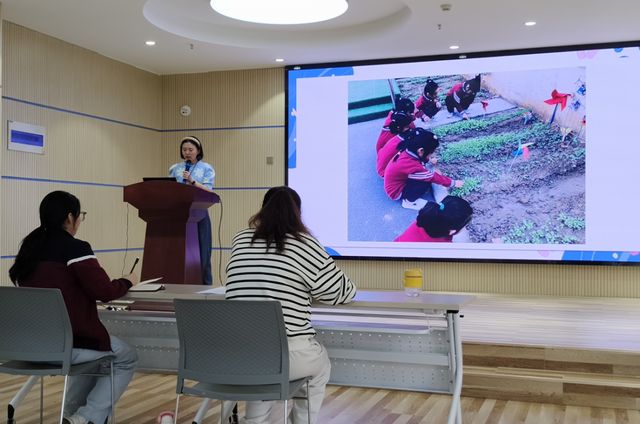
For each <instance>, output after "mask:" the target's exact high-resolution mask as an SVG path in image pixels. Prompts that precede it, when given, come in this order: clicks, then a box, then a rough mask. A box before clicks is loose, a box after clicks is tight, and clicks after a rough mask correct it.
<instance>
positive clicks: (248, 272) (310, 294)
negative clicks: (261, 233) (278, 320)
mask: <svg viewBox="0 0 640 424" xmlns="http://www.w3.org/2000/svg"><path fill="white" fill-rule="evenodd" d="M253 233H254V229H251V228H249V229H246V230H244V231H241V232H239V233H238V234H236V236H235V237H234V239H233V244H232V249H231V258H230V259H229V263H228V264H227V287H226V298H227V299H240V300H278V301H280V303H281V304H282V312H283V315H284V321H285V326H286V328H287V336H288V337H289V340H290V342H291V341H293V340H294V339H302V338H308V337H312V336H315V334H316V332H315V330H314V329H313V327H312V326H311V301H312V299H314V300H317V301H319V302H322V303H326V304H329V305H337V304H342V303H348V302H350V301H351V300H352V299H353V297H354V296H355V294H356V287H355V286H354V284H353V283H352V282H351V281H350V280H349V278H347V276H346V275H344V273H343V272H342V271H341V270H340V269H339V268H338V267H337V266H336V264H335V263H334V262H333V259H332V258H331V257H330V256H329V254H328V253H327V252H326V250H324V248H323V247H322V245H321V244H320V243H319V242H318V240H316V239H315V238H313V237H311V236H309V235H305V234H303V235H302V236H301V237H302V240H304V242H301V241H298V240H296V239H294V238H288V239H287V242H286V247H285V251H284V253H283V254H278V253H276V252H275V247H273V245H272V247H271V248H269V250H268V251H267V246H266V243H265V242H264V241H263V240H256V241H255V242H254V243H253V244H252V243H251V237H252V236H253Z"/></svg>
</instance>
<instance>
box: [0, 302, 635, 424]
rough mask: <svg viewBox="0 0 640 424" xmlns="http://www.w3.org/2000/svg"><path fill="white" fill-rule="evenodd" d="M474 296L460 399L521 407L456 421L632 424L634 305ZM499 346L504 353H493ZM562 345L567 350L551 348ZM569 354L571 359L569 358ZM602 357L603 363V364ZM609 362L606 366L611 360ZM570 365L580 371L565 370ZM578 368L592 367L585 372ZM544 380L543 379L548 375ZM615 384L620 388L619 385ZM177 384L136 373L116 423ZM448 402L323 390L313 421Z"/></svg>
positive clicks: (1, 399)
mask: <svg viewBox="0 0 640 424" xmlns="http://www.w3.org/2000/svg"><path fill="white" fill-rule="evenodd" d="M477 297H478V298H477V301H476V302H474V303H473V304H471V305H470V306H468V307H467V308H465V309H464V310H463V312H462V315H464V318H463V319H462V320H461V331H462V339H463V341H464V342H465V345H466V347H465V348H464V349H463V350H464V351H465V358H466V359H467V366H465V370H466V371H465V372H467V374H466V375H467V378H466V379H465V386H466V388H465V389H464V391H463V394H464V393H468V394H470V395H471V396H478V397H481V396H485V397H489V396H487V394H489V393H491V392H492V390H494V391H495V392H496V393H502V395H503V397H502V398H503V399H504V398H509V399H519V400H520V401H514V400H495V399H480V398H473V397H463V399H462V416H463V423H465V424H489V423H491V424H515V423H525V424H533V423H536V424H538V423H540V424H546V423H553V424H570V423H571V424H590V423H594V424H595V423H597V424H613V423H616V424H619V423H640V411H638V410H637V409H639V407H640V388H638V387H640V337H639V336H638V334H640V300H636V299H603V298H560V297H553V298H549V297H540V296H509V295H485V294H480V295H477ZM500 344H504V345H507V346H508V347H506V348H503V347H500V346H499V345H500ZM489 345H492V346H489ZM512 346H517V348H515V350H517V351H518V353H517V355H515V354H514V353H513V351H514V348H513V347H512ZM560 347H565V348H572V349H557V348H560ZM573 348H575V349H573ZM491 349H493V350H491ZM581 349H582V351H581ZM494 352H495V353H494ZM601 353H602V354H601ZM500 355H503V356H502V357H500ZM514 355H515V356H514ZM554 355H555V356H554ZM559 355H560V356H559ZM562 355H564V356H562ZM567 355H572V356H576V358H574V359H571V358H568V357H567ZM605 356H606V357H607V358H605V359H603V358H604V357H605ZM611 357H613V358H614V360H613V361H611V360H609V358H611ZM585 358H586V359H585ZM615 358H619V359H615ZM620 358H621V359H620ZM618 360H619V364H618V365H616V361H618ZM505 361H507V362H505ZM571 364H577V365H575V366H576V367H577V366H579V367H581V368H576V369H572V368H569V367H570V366H572V365H571ZM605 365H606V369H605ZM560 366H561V367H562V369H561V370H560V369H559V367H560ZM552 367H555V368H553V369H551V368H552ZM585 367H587V368H588V367H591V368H589V369H583V368H585ZM532 368H538V369H541V370H542V371H540V370H538V371H536V373H538V374H540V376H537V375H535V374H534V375H529V374H528V373H529V371H526V372H527V375H526V376H524V373H525V371H523V369H532ZM505 370H507V371H505ZM507 372H511V373H512V374H514V376H511V377H514V378H513V379H510V380H508V381H507V384H514V385H516V386H522V387H525V386H526V387H527V388H526V390H527V393H525V394H524V395H523V394H522V393H520V394H518V393H517V390H516V394H515V395H514V392H513V391H511V392H509V393H505V392H504V390H503V389H502V386H500V387H498V386H495V387H494V386H492V384H493V383H492V382H493V381H497V380H499V379H498V378H496V377H495V376H494V375H492V373H493V374H496V375H499V376H500V377H501V378H502V377H503V376H504V375H505V373H507ZM584 372H588V373H590V374H588V376H587V377H584V375H583V374H581V373H584ZM543 373H546V374H545V375H542V374H543ZM549 373H551V375H547V374H549ZM593 375H595V376H596V377H598V378H601V379H615V378H625V379H626V380H612V381H614V382H613V383H608V384H609V388H610V389H611V390H612V391H615V392H616V393H617V392H619V391H621V390H627V391H628V392H629V393H627V395H626V398H625V399H626V401H628V402H632V403H633V404H634V405H635V408H634V407H632V406H622V407H621V406H620V405H625V404H623V403H621V401H620V400H619V399H618V398H611V402H610V403H611V405H614V406H617V407H619V408H620V407H621V408H631V409H613V408H605V407H603V408H596V407H590V406H589V405H594V403H593V399H596V398H602V397H603V396H606V393H605V392H598V391H599V390H602V389H600V388H598V386H594V381H591V380H593V378H594V377H593ZM620 376H621V377H620ZM569 377H570V379H569ZM545 379H546V380H553V381H552V382H548V383H545V382H544V381H542V380H545ZM562 379H565V380H566V382H565V386H567V387H569V386H570V388H571V390H573V391H574V392H575V393H573V392H571V393H568V390H567V388H566V387H565V388H562V387H560V388H555V387H556V386H557V383H555V381H560V380H562ZM571 379H572V380H571ZM576 379H577V380H576ZM588 379H591V380H588ZM537 380H540V381H542V382H540V381H537ZM634 380H637V381H638V383H634ZM24 381H26V378H25V377H11V376H7V375H2V374H0V423H4V422H5V421H6V417H5V416H4V414H5V413H6V408H5V405H6V404H7V403H8V402H9V401H10V400H11V399H12V398H13V396H14V395H15V393H16V392H17V391H18V390H19V389H20V387H21V386H22V384H23V383H24ZM619 381H622V382H623V383H624V385H625V387H626V389H622V388H621V386H622V384H621V383H619ZM62 382H63V379H62V378H59V377H55V378H54V377H47V378H45V419H44V422H45V423H51V424H53V423H56V422H58V419H59V418H58V417H59V415H58V414H59V405H60V401H61V398H62V394H61V391H62ZM532 382H534V383H535V384H549V385H550V386H549V387H551V389H549V390H550V391H553V392H554V393H553V394H555V395H556V397H553V394H548V393H546V392H545V390H546V389H545V388H544V387H545V386H536V388H535V389H531V388H530V387H531V385H532V384H533V383H532ZM175 384H176V381H175V376H174V375H159V374H136V376H135V378H134V381H133V382H132V383H131V385H130V386H129V388H128V389H127V392H126V393H125V394H124V396H123V398H122V399H121V400H120V402H119V403H118V406H117V413H116V415H117V422H118V423H120V424H146V423H149V424H153V423H155V419H156V417H157V416H158V414H159V413H160V412H163V411H167V410H169V411H171V410H173V409H174V407H175ZM38 387H39V386H37V387H36V388H34V389H33V390H32V392H31V393H29V395H28V396H27V398H26V399H25V401H23V403H22V405H21V406H20V408H19V409H18V412H17V414H16V421H17V423H18V424H35V423H37V422H39V412H38V411H39V393H40V391H39V389H38ZM496 387H498V388H497V389H496ZM540 387H542V389H541V388H540ZM585 387H587V388H589V387H591V388H594V387H595V388H596V389H595V390H596V392H595V393H588V394H585V393H584V388H585ZM516 389H517V388H516ZM578 389H579V390H578ZM532 394H534V395H537V396H533V395H532ZM558 394H560V395H561V396H558ZM518 396H520V397H518ZM562 396H564V398H569V397H571V398H572V399H573V401H574V402H575V401H576V399H578V397H579V396H582V398H581V399H582V400H580V399H578V404H583V405H587V406H569V405H566V404H564V405H563V404H562V402H564V400H563V399H564V398H563V397H562ZM534 397H537V398H540V399H548V400H546V402H551V401H552V400H553V404H551V403H530V402H526V401H528V400H529V399H531V398H534ZM580 402H581V403H580ZM450 403H451V396H448V395H435V394H434V395H429V394H425V393H413V392H402V391H392V390H381V389H362V388H351V387H340V386H329V387H328V388H327V394H326V397H325V402H324V404H323V408H322V410H321V413H320V418H319V420H318V423H319V424H352V423H360V424H365V423H384V424H406V423H412V424H417V423H429V424H439V423H444V422H446V418H447V415H448V411H449V406H450ZM199 405H200V400H199V399H195V398H189V397H184V396H183V397H182V400H181V408H180V416H179V420H178V423H180V424H190V423H191V420H192V419H193V417H194V416H195V414H196V412H197V410H198V408H199ZM218 411H219V408H218V404H217V403H214V404H213V405H212V408H211V410H210V411H209V414H208V416H207V418H205V420H204V423H206V424H213V423H217V420H218V419H219V415H218ZM278 413H279V414H281V413H282V412H281V406H279V407H278V408H276V409H275V414H276V415H277V414H278ZM274 418H276V417H275V416H274ZM280 418H281V415H280ZM274 422H278V421H275V420H274Z"/></svg>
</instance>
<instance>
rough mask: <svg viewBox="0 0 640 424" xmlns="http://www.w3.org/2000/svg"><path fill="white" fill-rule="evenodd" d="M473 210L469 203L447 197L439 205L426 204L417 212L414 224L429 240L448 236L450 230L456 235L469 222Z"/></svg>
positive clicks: (459, 198)
mask: <svg viewBox="0 0 640 424" xmlns="http://www.w3.org/2000/svg"><path fill="white" fill-rule="evenodd" d="M472 215H473V209H472V208H471V205H469V202H467V201H466V200H464V199H463V198H461V197H455V196H447V197H445V198H444V199H443V200H442V202H441V203H440V204H438V203H435V202H427V204H426V205H425V206H424V207H423V208H422V209H420V212H418V219H417V220H416V223H417V225H418V227H420V228H423V229H424V231H425V232H426V233H427V235H428V236H429V237H431V238H442V237H448V236H450V232H451V230H454V231H455V232H456V233H457V232H458V231H460V230H462V229H463V228H464V227H465V226H466V225H467V224H468V223H469V221H471V216H472Z"/></svg>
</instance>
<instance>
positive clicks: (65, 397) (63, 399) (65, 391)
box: [60, 375, 69, 424]
mask: <svg viewBox="0 0 640 424" xmlns="http://www.w3.org/2000/svg"><path fill="white" fill-rule="evenodd" d="M68 385H69V376H68V375H65V376H64V387H63V389H62V406H61V407H60V424H62V421H63V420H64V405H65V402H66V401H67V387H68Z"/></svg>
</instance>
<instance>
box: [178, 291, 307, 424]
mask: <svg viewBox="0 0 640 424" xmlns="http://www.w3.org/2000/svg"><path fill="white" fill-rule="evenodd" d="M173 303H174V307H175V312H176V321H177V326H178V339H179V341H180V359H179V362H178V385H177V389H176V393H177V394H178V395H177V398H176V412H175V420H176V422H177V418H178V406H179V402H180V395H182V394H185V395H191V396H198V397H203V398H209V399H218V400H220V401H221V405H220V407H221V415H220V419H221V422H222V420H223V417H224V412H223V411H224V401H236V402H237V401H272V400H284V408H285V409H284V411H285V412H284V422H285V424H286V422H287V400H289V399H299V398H300V397H296V396H294V395H295V394H296V393H297V392H298V391H299V390H300V389H301V388H302V387H303V386H304V385H305V384H306V386H307V387H306V388H307V394H308V393H309V390H308V389H309V378H308V377H305V378H301V379H299V380H295V381H289V344H288V342H287V333H286V330H285V326H284V318H283V316H282V306H281V305H280V302H276V301H230V300H204V299H203V300H199V299H198V300H187V299H175V300H174V301H173ZM185 380H192V381H195V382H196V384H195V385H194V386H192V387H187V386H185ZM306 399H307V406H308V402H309V398H308V397H306ZM308 417H309V422H310V421H311V419H310V414H309V415H308Z"/></svg>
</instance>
